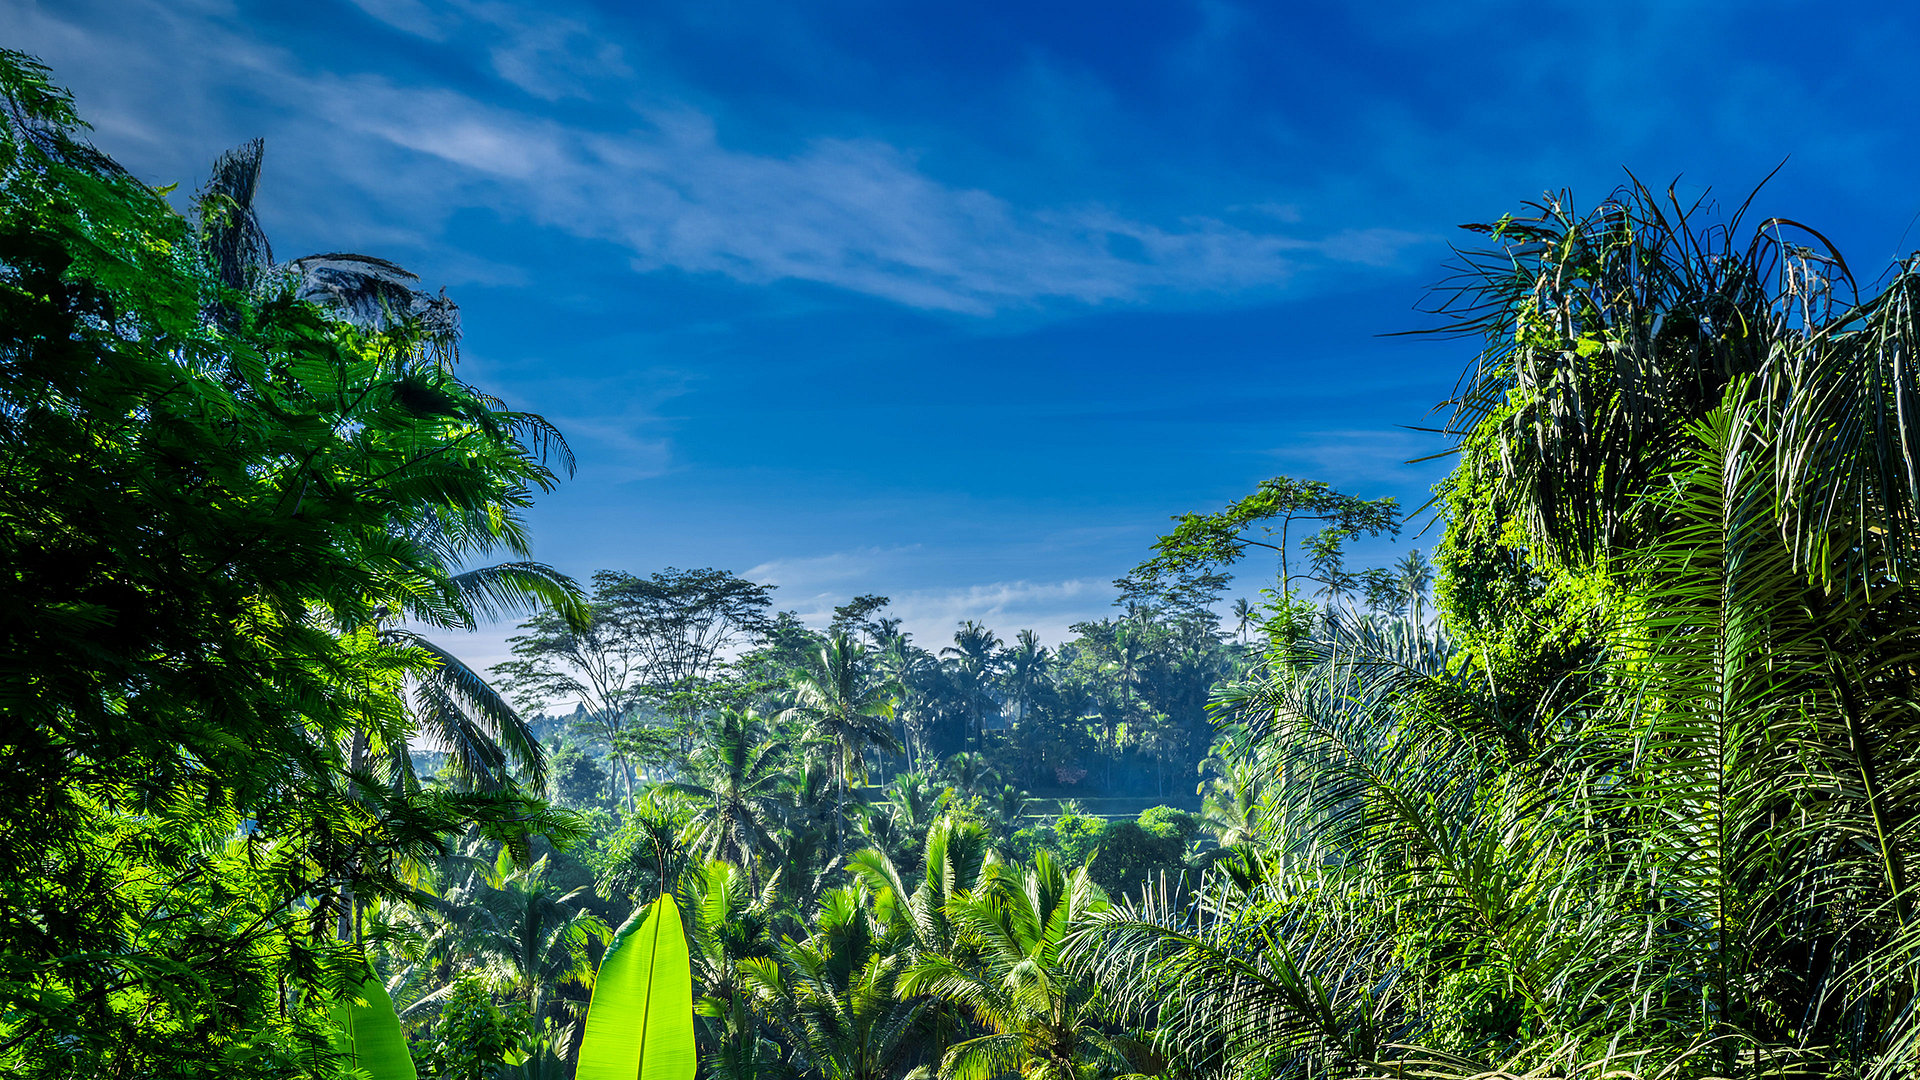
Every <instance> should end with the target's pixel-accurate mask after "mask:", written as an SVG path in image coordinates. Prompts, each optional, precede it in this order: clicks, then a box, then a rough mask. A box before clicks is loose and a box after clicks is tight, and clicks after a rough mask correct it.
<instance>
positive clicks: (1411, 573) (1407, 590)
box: [1393, 548, 1433, 626]
mask: <svg viewBox="0 0 1920 1080" xmlns="http://www.w3.org/2000/svg"><path fill="white" fill-rule="evenodd" d="M1393 577H1394V584H1395V585H1396V586H1398V589H1399V592H1400V596H1401V598H1402V600H1403V601H1404V603H1405V605H1406V611H1407V617H1408V618H1410V619H1412V620H1413V624H1414V625H1415V626H1422V625H1425V623H1426V611H1425V604H1426V598H1427V592H1428V590H1429V589H1431V588H1432V587H1433V566H1432V564H1430V563H1428V562H1427V560H1426V558H1425V557H1424V556H1422V555H1421V554H1420V549H1419V548H1413V549H1411V550H1409V551H1408V552H1407V553H1406V554H1405V555H1404V556H1402V557H1401V559H1400V561H1399V562H1397V563H1395V564H1393Z"/></svg>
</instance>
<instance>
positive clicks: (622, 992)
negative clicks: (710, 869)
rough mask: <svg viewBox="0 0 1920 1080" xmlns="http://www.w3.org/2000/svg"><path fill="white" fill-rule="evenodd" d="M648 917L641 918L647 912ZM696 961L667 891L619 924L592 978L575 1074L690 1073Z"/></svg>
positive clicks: (660, 1077) (595, 1078) (582, 1079)
mask: <svg viewBox="0 0 1920 1080" xmlns="http://www.w3.org/2000/svg"><path fill="white" fill-rule="evenodd" d="M643 916H644V917H643ZM693 1071H694V1053H693V966H692V963H691V960H690V958H689V957H688V955H687V939H686V937H685V935H684V934H683V933H682V931H681V928H680V909H679V907H678V906H676V905H675V904H674V902H673V898H672V897H670V896H662V897H661V898H660V899H658V900H655V901H654V902H653V904H652V905H650V906H649V907H647V908H645V909H643V910H642V911H636V912H634V914H633V917H632V918H630V919H628V920H627V923H626V925H625V926H622V927H621V928H620V932H619V934H617V935H616V936H615V937H614V939H613V946H612V948H610V949H608V950H607V955H606V958H605V959H604V960H602V961H601V962H600V973H599V974H598V975H597V976H595V977H594V981H593V997H592V998H591V999H590V1000H589V1001H588V1004H587V1029H586V1034H585V1035H584V1036H582V1038H581V1040H580V1057H579V1062H578V1068H577V1069H576V1070H575V1072H574V1077H575V1080H636V1077H637V1078H638V1080H693Z"/></svg>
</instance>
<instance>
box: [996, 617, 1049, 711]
mask: <svg viewBox="0 0 1920 1080" xmlns="http://www.w3.org/2000/svg"><path fill="white" fill-rule="evenodd" d="M1052 662H1053V657H1052V655H1051V654H1050V653H1048V651H1047V647H1046V646H1045V645H1042V644H1040V635H1039V634H1036V633H1034V632H1033V631H1032V630H1022V631H1020V634H1019V636H1018V637H1017V638H1016V639H1015V641H1014V644H1013V647H1012V648H1010V649H1008V650H1006V652H1004V653H1002V654H1001V655H1000V669H1001V671H1002V672H1004V673H1005V678H1006V685H1007V691H1008V696H1009V697H1011V698H1012V699H1013V719H1014V722H1015V723H1019V722H1020V721H1022V720H1025V719H1026V718H1027V704H1028V702H1029V701H1030V700H1031V698H1032V696H1033V688H1034V687H1035V686H1037V685H1039V684H1040V682H1041V681H1042V680H1044V679H1045V678H1046V677H1047V669H1048V668H1049V667H1050V666H1052Z"/></svg>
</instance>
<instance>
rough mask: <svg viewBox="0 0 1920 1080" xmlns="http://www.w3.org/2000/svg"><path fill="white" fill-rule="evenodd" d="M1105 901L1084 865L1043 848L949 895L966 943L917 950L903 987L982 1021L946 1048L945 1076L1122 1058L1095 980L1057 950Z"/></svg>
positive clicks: (1050, 1077)
mask: <svg viewBox="0 0 1920 1080" xmlns="http://www.w3.org/2000/svg"><path fill="white" fill-rule="evenodd" d="M1106 906H1107V903H1106V897H1105V895H1104V894H1102V893H1101V891H1100V888H1099V886H1097V885H1095V884H1093V882H1092V880H1091V879H1089V878H1088V877H1087V871H1086V868H1085V867H1081V868H1079V869H1076V870H1074V871H1073V872H1072V873H1070V874H1069V873H1067V872H1065V871H1064V870H1062V869H1061V867H1060V865H1059V864H1058V863H1057V862H1055V861H1054V859H1053V857H1052V856H1051V855H1050V854H1048V853H1047V852H1046V851H1044V850H1042V851H1040V852H1039V853H1037V854H1036V855H1035V856H1034V863H1033V865H1032V866H1031V867H1029V868H1027V869H1025V870H1021V871H1014V870H1011V869H1008V868H1006V867H1003V866H1000V865H998V864H995V865H993V867H992V868H991V869H990V870H989V871H988V879H987V880H986V881H984V882H982V883H981V885H980V887H978V888H976V889H974V890H973V891H971V892H967V893H962V894H958V895H955V896H953V897H952V898H950V899H949V900H948V901H947V904H946V909H947V915H948V917H949V918H950V919H952V920H953V922H954V924H955V926H956V927H957V928H958V929H959V931H960V934H961V938H962V940H963V942H964V943H965V945H966V947H967V948H966V951H965V952H964V953H962V954H960V955H954V954H950V953H948V954H942V953H934V954H929V955H925V956H922V957H921V958H920V959H919V960H918V961H917V962H916V963H915V964H914V966H913V969H912V970H911V971H910V972H908V974H907V975H906V977H905V978H904V979H902V980H901V987H900V990H901V993H902V994H922V993H924V994H930V995H933V996H935V997H938V998H940V999H942V1000H944V1001H947V1002H950V1003H951V1004H953V1005H956V1006H958V1007H959V1008H961V1009H963V1010H965V1011H966V1012H967V1013H968V1014H969V1015H970V1016H972V1017H973V1019H974V1021H975V1022H976V1023H978V1024H980V1025H981V1026H982V1027H984V1028H986V1029H987V1034H985V1035H981V1036H979V1037H976V1038H972V1039H967V1040H965V1041H963V1042H960V1043H957V1044H955V1045H953V1046H952V1047H950V1048H948V1050H947V1052H946V1054H945V1055H944V1057H943V1058H942V1059H941V1062H940V1075H941V1076H942V1077H946V1078H951V1080H992V1078H994V1077H999V1076H1003V1075H1006V1074H1009V1073H1015V1072H1017V1073H1019V1074H1020V1075H1021V1076H1025V1077H1035V1078H1039V1080H1075V1078H1076V1077H1078V1076H1079V1075H1081V1070H1082V1069H1084V1068H1086V1067H1087V1066H1090V1065H1091V1066H1100V1067H1106V1068H1116V1069H1117V1068H1118V1067H1120V1066H1123V1065H1124V1064H1125V1063H1126V1061H1127V1056H1126V1053H1125V1051H1124V1050H1123V1048H1122V1047H1121V1046H1120V1045H1119V1044H1118V1043H1117V1042H1115V1041H1114V1040H1113V1039H1112V1038H1111V1037H1110V1036H1108V1035H1107V1034H1106V1033H1105V1032H1104V1031H1103V1030H1102V1027H1103V1026H1104V1025H1103V1024H1102V1022H1101V1020H1100V1017H1099V1014H1098V1013H1097V1012H1096V1011H1095V1009H1094V1008H1093V1001H1094V996H1095V992H1094V989H1093V987H1092V986H1091V985H1089V984H1087V983H1085V982H1082V981H1080V980H1078V979H1076V978H1074V977H1073V975H1072V974H1071V973H1070V972H1069V971H1068V969H1067V968H1066V966H1065V964H1064V962H1063V958H1062V956H1061V945H1062V943H1063V942H1064V941H1065V940H1066V938H1067V936H1068V935H1069V934H1070V933H1072V932H1073V931H1074V930H1077V929H1078V928H1079V927H1080V926H1082V925H1083V924H1085V923H1086V922H1087V920H1088V919H1089V918H1091V917H1092V916H1094V915H1096V914H1098V913H1099V912H1100V911H1102V910H1104V909H1105V908H1106Z"/></svg>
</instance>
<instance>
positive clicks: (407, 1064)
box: [333, 974, 419, 1080]
mask: <svg viewBox="0 0 1920 1080" xmlns="http://www.w3.org/2000/svg"><path fill="white" fill-rule="evenodd" d="M353 992H354V995H355V996H356V997H358V998H359V999H360V1000H358V1001H355V1000H353V999H352V998H346V999H343V1000H342V1001H341V1002H340V1004H338V1005H336V1006H334V1009H333V1020H334V1023H335V1024H337V1025H339V1035H338V1037H337V1040H336V1043H335V1046H336V1048H337V1049H338V1050H339V1052H340V1053H341V1055H343V1056H344V1057H345V1058H346V1059H347V1064H348V1066H350V1067H352V1068H357V1069H359V1070H361V1071H362V1072H365V1073H366V1074H367V1075H368V1076H369V1077H371V1078H372V1080H418V1076H419V1074H418V1073H417V1072H415V1071H414V1068H413V1055H412V1054H410V1053H408V1052H407V1038H406V1036H405V1035H403V1034H401V1031H400V1016H399V1014H398V1013H396V1012H394V1009H393V999H392V998H390V997H388V996H387V988H386V987H384V986H382V985H380V980H379V979H377V978H374V977H373V976H372V975H371V974H369V975H368V976H367V978H366V979H365V981H363V982H362V983H361V984H360V985H359V986H358V987H356V988H355V989H354V991H353Z"/></svg>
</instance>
